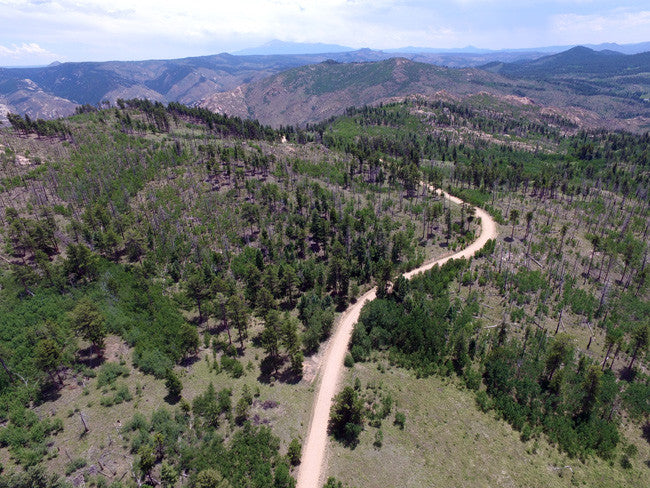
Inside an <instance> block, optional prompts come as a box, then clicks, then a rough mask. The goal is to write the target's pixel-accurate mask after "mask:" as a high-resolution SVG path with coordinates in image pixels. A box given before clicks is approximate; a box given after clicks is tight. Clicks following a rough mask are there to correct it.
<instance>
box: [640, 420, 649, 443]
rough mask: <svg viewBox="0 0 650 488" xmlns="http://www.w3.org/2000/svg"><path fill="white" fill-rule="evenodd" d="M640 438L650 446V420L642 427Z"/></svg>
mask: <svg viewBox="0 0 650 488" xmlns="http://www.w3.org/2000/svg"><path fill="white" fill-rule="evenodd" d="M641 437H643V438H644V439H645V441H646V442H647V443H648V444H650V420H648V421H647V422H646V423H645V425H644V426H643V427H641Z"/></svg>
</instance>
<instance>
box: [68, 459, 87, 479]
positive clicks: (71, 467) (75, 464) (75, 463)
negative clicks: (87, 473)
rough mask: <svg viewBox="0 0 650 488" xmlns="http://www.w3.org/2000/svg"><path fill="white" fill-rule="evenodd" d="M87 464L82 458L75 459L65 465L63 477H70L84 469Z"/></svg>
mask: <svg viewBox="0 0 650 488" xmlns="http://www.w3.org/2000/svg"><path fill="white" fill-rule="evenodd" d="M87 464H88V462H87V461H86V460H85V459H83V458H76V459H73V460H72V461H70V462H69V463H68V464H66V465H65V475H66V476H70V475H71V474H72V473H74V472H75V471H79V470H80V469H81V468H85V467H86V465H87Z"/></svg>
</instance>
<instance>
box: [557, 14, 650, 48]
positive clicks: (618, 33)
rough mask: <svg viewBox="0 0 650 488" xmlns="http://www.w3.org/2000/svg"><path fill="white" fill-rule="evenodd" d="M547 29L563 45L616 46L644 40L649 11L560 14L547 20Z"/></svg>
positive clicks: (648, 24)
mask: <svg viewBox="0 0 650 488" xmlns="http://www.w3.org/2000/svg"><path fill="white" fill-rule="evenodd" d="M551 29H552V30H553V31H554V32H555V33H557V35H558V36H559V37H560V38H561V39H562V40H563V42H572V43H587V42H608V41H612V40H614V39H615V40H616V41H617V42H619V43H626V42H630V43H631V42H638V41H639V40H647V39H648V36H649V34H650V10H647V11H641V12H629V11H624V10H614V11H613V12H610V13H609V14H608V15H577V14H561V15H555V16H554V17H553V18H552V19H551Z"/></svg>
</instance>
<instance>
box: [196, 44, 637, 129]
mask: <svg viewBox="0 0 650 488" xmlns="http://www.w3.org/2000/svg"><path fill="white" fill-rule="evenodd" d="M621 56H622V55H621ZM649 88H650V87H649ZM443 91H444V92H445V93H446V94H451V95H453V96H468V95H471V94H477V93H481V92H487V93H490V94H493V95H501V96H512V95H515V96H519V97H527V98H528V99H529V102H530V103H536V104H540V105H544V106H552V107H558V108H560V109H563V110H564V112H566V114H567V115H571V116H572V117H575V118H576V120H575V122H576V123H578V124H579V125H583V126H590V127H594V126H600V127H602V126H609V127H616V128H627V129H632V130H643V127H644V126H645V125H646V124H648V121H649V120H650V107H649V106H648V104H646V103H644V102H643V101H642V100H641V99H640V98H638V97H636V98H635V97H623V96H619V95H616V94H612V93H594V94H591V93H582V85H579V84H575V83H574V84H573V85H572V84H570V83H564V84H558V83H555V82H553V83H552V82H549V81H535V80H532V79H514V78H513V77H506V76H502V75H501V74H500V73H494V72H490V71H487V70H477V69H449V68H442V67H437V66H432V65H429V64H424V63H416V62H412V61H409V60H407V59H404V58H396V59H389V60H386V61H380V62H377V63H365V64H338V63H333V62H325V63H321V64H319V65H312V66H304V67H300V68H295V69H292V70H289V71H286V72H283V73H280V74H277V75H274V76H272V77H270V78H268V79H265V80H262V81H258V82H254V83H250V84H246V85H243V86H240V87H238V88H236V89H235V90H232V91H230V92H226V93H216V94H214V95H212V96H210V97H208V98H206V99H205V100H203V101H202V102H201V106H203V107H206V108H208V109H210V110H213V111H216V112H220V113H227V114H231V115H238V116H241V117H251V118H257V119H259V120H260V121H262V122H264V123H267V124H271V125H283V124H305V123H310V122H315V121H318V120H322V119H323V118H326V117H330V116H332V115H336V114H339V113H342V111H343V110H344V109H345V108H346V107H348V106H352V105H354V106H360V105H363V104H373V103H378V102H381V101H385V100H387V99H390V98H392V97H402V96H405V95H411V94H421V95H425V96H434V95H438V94H440V92H443ZM592 95H596V96H592Z"/></svg>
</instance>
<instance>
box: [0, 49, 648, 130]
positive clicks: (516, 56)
mask: <svg viewBox="0 0 650 488" xmlns="http://www.w3.org/2000/svg"><path fill="white" fill-rule="evenodd" d="M271 47H273V46H271ZM303 47H305V46H303ZM326 47H327V48H332V49H333V48H340V49H347V48H345V47H344V46H335V45H322V44H321V45H311V47H310V49H311V48H313V49H317V48H318V49H321V48H322V49H325V48H326ZM275 48H287V49H290V48H291V46H284V47H282V46H279V47H278V46H275ZM395 56H396V54H395V53H389V52H383V51H374V50H371V49H360V50H356V51H340V52H330V53H324V54H309V53H307V54H275V55H258V54H249V55H232V54H227V53H222V54H217V55H213V56H202V57H193V58H183V59H173V60H150V61H132V62H127V61H111V62H101V63H100V62H94V63H91V62H87V63H53V64H52V65H50V66H46V67H40V68H0V120H1V119H2V118H3V117H4V116H5V114H6V113H7V112H14V113H20V114H25V113H27V114H29V115H30V116H32V117H43V118H51V117H56V116H65V115H68V114H70V113H72V112H73V111H74V109H75V107H76V106H77V105H80V104H91V105H98V104H100V103H102V101H104V100H108V101H109V102H114V101H115V100H116V99H118V98H125V99H126V98H148V99H151V100H157V101H161V102H170V101H179V102H182V103H185V104H189V105H192V104H196V103H199V102H201V101H203V102H202V103H203V105H204V106H209V107H214V108H215V109H216V110H221V111H226V112H228V113H236V114H238V115H243V116H255V117H259V118H261V120H262V121H266V122H269V123H273V124H280V123H281V124H287V123H292V124H293V123H305V122H308V121H315V120H318V118H319V117H322V116H328V115H334V114H335V113H339V112H340V111H341V110H343V109H344V108H345V107H346V106H348V105H359V104H364V103H374V102H376V101H378V100H381V99H385V98H390V97H394V96H402V95H407V94H411V93H423V94H432V93H436V92H438V91H440V90H444V91H446V92H449V93H454V94H459V95H465V94H469V93H476V92H479V91H487V92H489V93H500V94H505V95H516V96H524V97H529V98H530V99H531V100H533V101H535V102H536V103H542V104H555V105H557V106H559V107H573V106H575V107H582V109H585V110H588V111H590V113H593V114H594V118H601V119H602V120H603V121H610V120H613V119H628V122H629V121H630V120H632V119H634V118H635V117H638V120H637V122H634V123H631V125H632V126H634V127H636V128H637V129H638V128H639V127H643V120H644V117H647V110H648V103H647V102H643V100H644V99H647V98H649V97H650V80H649V76H650V68H649V67H648V58H649V57H650V53H643V54H635V55H625V54H621V53H618V52H613V51H611V50H603V51H594V50H592V49H588V48H584V47H578V48H573V49H570V50H568V51H565V52H563V53H559V54H553V55H550V56H548V55H545V54H544V53H542V52H530V51H508V52H505V51H504V52H501V51H499V52H486V53H463V52H457V53H433V52H431V53H407V54H401V55H400V57H401V60H400V61H399V62H398V61H395V60H394V59H393V61H390V62H389V60H390V59H392V58H395ZM359 63H364V64H359ZM373 63H375V64H373ZM435 65H437V66H435ZM441 65H442V66H447V67H450V68H462V69H450V68H440V67H438V66H441ZM310 66H311V67H312V68H311V69H310ZM468 67H480V68H481V69H473V70H470V69H468ZM287 70H289V71H287ZM303 77H304V78H303ZM262 80H263V81H262ZM271 87H275V88H277V90H279V91H277V93H276V92H275V91H272V90H271ZM278 97H280V98H281V97H284V99H283V100H284V101H282V100H280V98H278ZM581 97H582V98H581ZM584 97H592V98H591V99H589V100H587V99H585V98H584ZM310 100H311V102H310ZM308 103H311V105H305V104H308ZM265 104H266V105H265ZM312 106H313V107H314V108H313V109H311V108H309V107H312ZM628 122H625V123H624V124H622V126H626V125H629V123H628ZM619 125H620V124H619ZM634 127H633V128H634Z"/></svg>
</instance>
